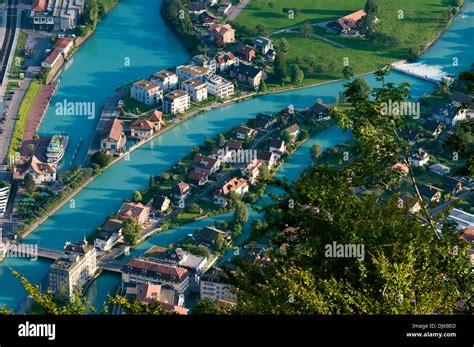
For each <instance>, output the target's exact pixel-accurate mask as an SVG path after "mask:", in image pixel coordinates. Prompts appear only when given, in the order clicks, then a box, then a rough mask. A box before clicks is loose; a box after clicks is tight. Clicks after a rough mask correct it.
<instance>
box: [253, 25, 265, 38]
mask: <svg viewBox="0 0 474 347" xmlns="http://www.w3.org/2000/svg"><path fill="white" fill-rule="evenodd" d="M255 30H256V31H257V34H258V35H259V36H265V35H266V29H265V27H264V26H263V25H262V24H257V26H256V27H255Z"/></svg>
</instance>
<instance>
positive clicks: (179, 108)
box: [163, 90, 191, 114]
mask: <svg viewBox="0 0 474 347" xmlns="http://www.w3.org/2000/svg"><path fill="white" fill-rule="evenodd" d="M190 107H191V98H190V97H189V95H188V94H187V93H185V92H183V91H180V90H175V91H173V92H171V93H168V94H166V95H165V97H164V98H163V112H165V113H168V114H179V113H183V112H186V110H188V109H189V108H190Z"/></svg>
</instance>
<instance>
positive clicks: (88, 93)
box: [0, 0, 474, 308]
mask: <svg viewBox="0 0 474 347" xmlns="http://www.w3.org/2000/svg"><path fill="white" fill-rule="evenodd" d="M473 4H474V2H473V1H472V0H471V1H469V2H467V3H466V4H465V6H464V9H463V12H464V13H465V14H466V15H467V17H465V18H464V17H459V18H457V19H456V20H455V21H454V23H453V25H452V26H451V27H450V29H449V30H448V31H447V32H446V33H445V34H444V35H443V36H442V37H441V38H440V40H438V41H437V42H436V43H435V44H434V45H433V46H432V47H431V48H430V49H429V51H428V52H427V53H425V54H424V55H423V56H422V57H421V58H420V61H424V62H425V63H427V64H437V65H442V67H443V68H444V69H445V70H446V71H448V72H451V73H459V72H460V71H463V70H465V69H466V68H467V67H468V66H470V64H471V62H470V61H469V58H470V56H472V48H471V47H472V43H473V42H472V28H473V24H472V23H473V22H472V18H473V16H474V6H473ZM160 5H161V1H160V0H156V1H150V0H121V1H120V4H119V5H118V6H117V8H116V9H114V10H113V11H112V12H111V13H110V14H109V15H108V16H107V18H105V19H104V20H103V21H102V22H101V23H100V24H99V26H98V28H97V31H96V33H95V34H94V36H93V37H92V38H91V39H90V40H89V41H88V42H87V43H85V44H84V45H83V46H82V47H81V48H80V50H79V52H78V53H77V54H76V55H75V56H74V59H73V61H72V62H71V64H70V66H69V67H68V68H67V69H65V71H63V73H62V74H61V83H60V86H59V88H58V91H57V93H56V95H55V97H54V98H53V101H52V103H51V105H52V106H51V108H50V110H49V111H48V112H47V115H46V117H45V119H44V121H43V123H42V125H41V128H40V132H41V133H42V134H51V133H54V132H62V131H66V132H68V133H70V134H71V147H70V150H69V151H68V153H67V155H66V158H65V166H66V167H68V166H70V165H73V164H75V163H81V162H82V160H83V159H84V157H85V155H86V152H87V147H88V142H89V140H87V139H90V138H91V137H92V136H93V133H94V129H95V124H96V121H97V119H95V120H89V119H87V117H80V116H77V117H76V118H74V119H69V118H70V117H62V116H57V115H56V114H55V110H54V105H55V103H56V102H58V101H59V102H62V101H63V100H68V101H79V102H82V101H86V102H87V101H90V102H95V103H96V105H97V108H98V109H99V106H100V105H103V104H104V103H105V101H106V100H107V97H109V96H110V95H112V94H113V92H114V90H115V88H116V87H117V86H119V85H122V84H124V83H127V82H130V81H132V80H135V79H137V78H140V77H146V76H148V75H150V74H151V73H153V72H155V71H158V70H160V69H162V68H166V67H168V66H174V65H178V64H180V63H184V62H186V61H187V60H188V59H189V57H188V55H187V54H186V52H185V51H184V49H183V47H182V46H181V45H180V44H179V42H178V41H177V40H176V39H175V38H174V36H172V34H171V33H170V32H169V30H168V29H167V28H166V26H165V25H164V23H163V21H162V19H161V17H160V16H159V7H160ZM453 57H457V58H458V59H457V62H458V65H457V66H456V65H453ZM127 58H130V66H127V64H126V63H127V62H128V60H126V59H127ZM366 78H367V80H368V82H369V83H370V84H371V85H372V86H374V85H376V83H377V82H376V81H375V79H374V77H373V76H371V75H368V76H366ZM390 80H391V81H393V82H408V83H410V84H411V86H412V95H413V97H415V98H416V97H420V96H421V95H423V94H426V93H430V92H431V91H432V90H433V85H432V84H429V83H427V82H424V81H421V80H418V79H415V78H412V77H408V76H405V75H401V74H399V73H392V74H391V76H390ZM343 84H344V82H335V83H330V84H325V85H320V86H316V87H310V88H305V89H301V90H297V91H288V92H282V93H279V94H273V95H266V96H262V97H258V98H255V99H251V100H248V101H245V102H241V103H237V104H234V105H230V106H227V107H224V108H220V109H217V110H213V111H210V112H207V113H205V114H201V115H199V116H197V117H195V118H193V119H191V120H189V121H187V122H185V123H183V124H180V125H178V126H176V127H175V128H173V129H171V130H169V131H168V132H166V133H164V134H163V135H161V136H159V137H158V138H155V139H154V140H153V141H151V142H149V143H148V144H146V145H144V146H143V147H141V148H140V149H138V150H136V151H135V152H134V153H133V154H132V155H131V156H130V160H128V161H125V160H122V161H120V162H118V163H117V164H115V165H114V166H113V167H111V168H109V169H108V170H107V171H106V172H105V173H104V174H103V175H101V176H100V177H99V178H97V179H96V180H95V181H94V182H92V183H91V184H90V185H89V186H87V187H86V188H84V189H83V190H82V191H81V192H80V193H79V194H78V195H76V197H74V200H75V201H74V202H75V207H74V208H71V207H70V206H71V205H70V204H66V205H65V206H64V207H63V208H61V209H60V210H59V211H57V212H56V213H55V214H54V215H52V216H51V217H50V218H49V219H48V220H47V221H46V222H45V223H44V224H42V225H41V226H40V227H39V228H38V229H37V230H36V231H35V232H34V233H33V234H31V235H30V237H28V239H27V242H36V243H39V244H40V245H41V246H43V247H47V248H55V249H61V248H62V247H63V246H64V243H65V241H78V240H80V239H82V238H83V237H84V236H85V235H88V234H90V233H91V232H92V231H93V230H94V229H95V228H97V227H98V226H100V224H101V223H102V222H103V221H104V219H105V218H106V217H107V216H108V215H109V214H110V213H112V212H114V211H116V210H117V209H118V208H119V207H120V205H121V202H122V200H123V199H125V198H128V197H130V196H131V194H132V192H133V191H135V190H138V189H141V188H143V187H145V186H146V185H147V184H148V179H149V177H150V175H158V174H159V173H160V172H162V171H164V170H165V169H167V168H168V167H169V166H170V165H172V164H173V163H174V162H175V161H176V160H177V159H179V158H180V157H182V156H184V155H185V154H186V153H187V152H188V151H189V150H190V149H191V148H192V147H193V146H196V145H199V144H201V143H202V142H203V141H204V140H205V138H206V137H211V136H214V135H216V134H217V133H220V132H222V131H225V130H227V129H229V128H231V127H232V126H234V125H238V124H240V123H242V122H244V121H246V120H247V119H249V118H252V117H254V116H255V115H256V114H257V113H259V112H267V113H273V112H277V111H278V110H280V109H281V108H283V107H286V106H288V105H294V106H295V107H297V108H302V107H307V106H309V105H311V104H313V103H314V102H315V100H316V99H318V98H321V99H323V101H324V102H326V103H331V102H334V100H335V96H336V95H337V93H338V92H340V91H341V90H342V89H343ZM97 112H98V111H97ZM348 136H349V135H348V134H343V133H342V132H341V131H340V130H339V129H338V128H336V127H333V128H330V129H328V130H326V131H324V132H322V133H321V134H318V135H316V136H315V137H313V138H312V139H310V140H309V141H308V142H307V143H306V144H305V145H304V146H303V147H302V148H300V149H299V150H298V151H297V152H296V153H295V154H294V155H293V156H292V158H291V159H290V160H289V161H288V162H287V163H285V165H284V166H283V168H282V169H281V171H280V172H279V173H278V175H279V176H280V177H283V176H286V177H288V178H290V179H294V178H296V177H297V175H298V174H299V173H300V172H301V171H302V170H304V168H305V167H307V166H308V164H309V163H310V162H311V159H310V157H309V148H310V147H311V146H312V144H313V143H314V142H316V141H317V142H320V143H322V144H323V145H324V146H334V145H337V144H338V143H341V142H344V141H346V140H347V139H348ZM81 138H82V139H83V140H84V141H83V143H84V144H83V145H82V146H81V147H80V148H79V151H78V155H77V156H75V157H74V158H75V159H73V156H74V152H75V150H74V149H75V147H77V144H78V143H79V142H80V139H81ZM86 144H87V145H86ZM228 217H229V216H220V217H217V219H219V220H222V219H226V218H228ZM251 217H255V215H254V214H252V215H251ZM213 220H214V218H210V219H207V220H201V221H198V222H195V223H191V224H188V225H186V226H183V227H181V228H178V229H174V230H170V231H168V232H166V233H163V234H160V235H157V236H155V237H153V238H151V239H150V240H148V241H147V242H145V243H144V244H142V245H140V246H139V247H138V248H137V249H136V250H134V251H133V252H132V254H131V256H133V255H139V254H141V253H142V252H143V251H144V250H146V249H147V248H149V247H150V246H151V245H155V244H156V245H162V246H166V245H168V244H170V243H173V242H176V241H177V240H179V239H180V238H182V237H184V236H186V235H187V234H189V233H191V232H194V230H195V228H196V227H200V226H204V225H209V224H212V223H213ZM246 231H247V232H248V228H247V230H246ZM243 237H244V235H243ZM49 264H50V262H48V261H43V260H41V261H37V262H33V261H29V260H25V259H12V258H8V259H6V260H5V261H4V262H3V263H1V264H0V278H1V282H0V305H2V304H7V305H8V306H9V307H12V308H15V307H17V306H18V304H19V303H20V302H21V300H22V299H23V298H24V297H25V292H24V290H23V288H22V286H21V284H20V283H19V281H18V280H17V279H15V278H13V276H12V275H11V274H10V270H9V269H8V267H12V268H14V269H16V270H18V271H20V272H21V273H23V274H24V275H25V276H26V277H27V278H28V279H29V280H30V281H31V282H34V283H37V282H39V281H40V280H41V279H42V278H44V276H46V275H47V272H48V267H49ZM119 280H120V279H119V276H117V275H113V274H108V273H106V274H104V275H101V276H100V277H99V279H98V280H96V281H95V282H94V283H93V284H92V285H91V287H90V288H89V290H88V292H87V295H88V298H89V300H90V301H91V302H92V303H93V304H94V305H95V306H98V307H100V306H101V303H102V302H103V301H104V300H105V297H106V294H107V292H109V291H111V290H113V289H114V287H115V284H116V283H118V282H119Z"/></svg>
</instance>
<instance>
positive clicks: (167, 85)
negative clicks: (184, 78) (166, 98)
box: [150, 70, 179, 93]
mask: <svg viewBox="0 0 474 347" xmlns="http://www.w3.org/2000/svg"><path fill="white" fill-rule="evenodd" d="M150 80H151V83H154V84H156V85H157V86H158V87H160V89H161V90H162V91H163V93H168V92H170V91H173V90H175V89H176V88H178V83H179V82H178V75H176V74H175V73H173V72H170V71H167V70H163V71H160V72H157V73H155V74H153V76H151V78H150Z"/></svg>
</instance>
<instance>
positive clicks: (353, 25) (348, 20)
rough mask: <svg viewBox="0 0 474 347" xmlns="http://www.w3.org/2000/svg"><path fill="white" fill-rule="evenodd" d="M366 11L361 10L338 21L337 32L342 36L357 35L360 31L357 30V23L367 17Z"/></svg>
mask: <svg viewBox="0 0 474 347" xmlns="http://www.w3.org/2000/svg"><path fill="white" fill-rule="evenodd" d="M366 15H367V14H366V13H365V11H364V10H359V11H356V12H354V13H351V14H348V15H346V16H344V17H341V18H339V19H338V20H337V22H336V23H337V25H338V27H337V30H338V32H339V33H340V34H343V35H357V34H359V31H358V30H357V22H358V21H360V20H361V19H362V17H364V16H366Z"/></svg>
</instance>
